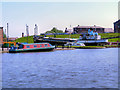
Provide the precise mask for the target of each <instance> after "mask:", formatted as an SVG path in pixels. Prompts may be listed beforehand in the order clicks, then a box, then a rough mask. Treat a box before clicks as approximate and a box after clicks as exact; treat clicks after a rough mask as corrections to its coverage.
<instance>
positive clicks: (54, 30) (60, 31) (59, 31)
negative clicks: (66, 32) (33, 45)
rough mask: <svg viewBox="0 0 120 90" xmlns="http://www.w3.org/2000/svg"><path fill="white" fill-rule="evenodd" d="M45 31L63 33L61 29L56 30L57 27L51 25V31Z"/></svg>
mask: <svg viewBox="0 0 120 90" xmlns="http://www.w3.org/2000/svg"><path fill="white" fill-rule="evenodd" d="M45 33H63V31H62V30H58V29H57V28H55V27H53V29H52V30H51V31H47V32H45Z"/></svg>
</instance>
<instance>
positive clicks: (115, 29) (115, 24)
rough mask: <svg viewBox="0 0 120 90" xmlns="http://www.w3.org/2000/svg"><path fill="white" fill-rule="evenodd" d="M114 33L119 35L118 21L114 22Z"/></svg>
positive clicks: (119, 25) (119, 23) (119, 26)
mask: <svg viewBox="0 0 120 90" xmlns="http://www.w3.org/2000/svg"><path fill="white" fill-rule="evenodd" d="M114 33H120V19H119V20H118V21H116V22H114Z"/></svg>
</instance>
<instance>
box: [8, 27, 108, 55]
mask: <svg viewBox="0 0 120 90" xmlns="http://www.w3.org/2000/svg"><path fill="white" fill-rule="evenodd" d="M33 39H34V43H18V44H17V46H12V47H11V48H10V50H9V52H10V53H16V52H35V51H50V50H53V49H54V48H55V46H59V45H61V46H66V45H71V46H104V45H105V44H106V43H108V39H101V36H100V35H98V33H97V32H96V31H95V32H93V31H92V30H90V29H89V30H88V32H87V33H83V34H82V35H80V37H79V39H71V38H50V37H40V36H34V38H33Z"/></svg>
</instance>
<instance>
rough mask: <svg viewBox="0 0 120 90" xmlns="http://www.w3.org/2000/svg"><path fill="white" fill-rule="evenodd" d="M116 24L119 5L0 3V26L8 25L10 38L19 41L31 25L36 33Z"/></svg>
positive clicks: (100, 3)
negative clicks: (37, 31) (0, 23)
mask: <svg viewBox="0 0 120 90" xmlns="http://www.w3.org/2000/svg"><path fill="white" fill-rule="evenodd" d="M117 20H118V2H2V26H3V27H4V29H5V28H6V23H9V36H10V37H21V33H22V32H24V33H25V34H26V30H25V26H26V24H27V25H28V26H29V32H30V35H33V34H34V25H35V24H37V25H38V30H39V33H44V32H45V31H48V30H51V29H52V28H53V27H57V28H58V29H60V30H63V31H64V30H65V28H66V27H68V28H69V27H70V25H71V26H72V27H75V26H77V25H80V26H93V25H96V26H102V27H106V28H113V22H115V21H117Z"/></svg>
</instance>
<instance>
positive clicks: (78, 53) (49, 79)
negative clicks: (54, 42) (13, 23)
mask: <svg viewBox="0 0 120 90" xmlns="http://www.w3.org/2000/svg"><path fill="white" fill-rule="evenodd" d="M2 79H3V82H2V85H3V86H2V87H3V88H117V87H118V49H117V48H107V49H76V50H58V51H53V52H35V53H34V52H32V53H16V54H12V53H3V54H2Z"/></svg>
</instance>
